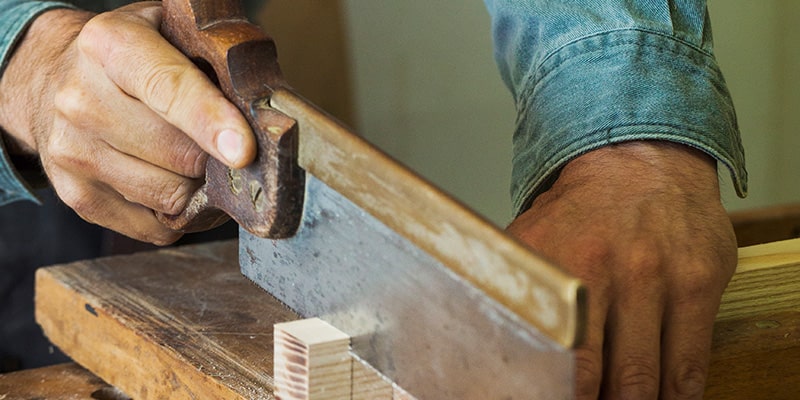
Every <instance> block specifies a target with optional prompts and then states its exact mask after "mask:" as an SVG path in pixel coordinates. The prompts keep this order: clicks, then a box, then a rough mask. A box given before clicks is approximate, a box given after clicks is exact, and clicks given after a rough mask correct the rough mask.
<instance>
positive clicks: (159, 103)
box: [141, 63, 191, 115]
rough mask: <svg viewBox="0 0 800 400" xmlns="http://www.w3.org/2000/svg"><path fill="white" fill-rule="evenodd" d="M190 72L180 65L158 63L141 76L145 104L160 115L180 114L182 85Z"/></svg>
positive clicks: (183, 90) (183, 91)
mask: <svg viewBox="0 0 800 400" xmlns="http://www.w3.org/2000/svg"><path fill="white" fill-rule="evenodd" d="M189 71H191V69H190V68H187V67H185V66H182V65H177V64H171V63H159V64H156V65H153V66H152V67H151V68H150V70H149V71H147V73H145V74H144V75H143V78H142V79H143V81H142V82H141V88H142V94H143V97H144V99H146V102H147V103H148V104H149V105H150V107H152V108H153V109H154V110H155V111H156V112H158V113H160V114H162V115H173V114H180V113H179V112H178V111H179V108H180V106H181V104H182V103H181V101H180V99H181V98H183V97H184V95H185V91H186V89H185V85H184V84H183V83H182V82H183V81H184V80H185V79H186V78H187V74H188V73H189Z"/></svg>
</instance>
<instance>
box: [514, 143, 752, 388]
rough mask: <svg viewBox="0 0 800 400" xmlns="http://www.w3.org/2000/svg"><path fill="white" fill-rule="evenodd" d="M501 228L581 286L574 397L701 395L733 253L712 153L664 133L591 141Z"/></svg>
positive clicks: (729, 224) (733, 260)
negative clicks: (582, 314) (582, 320)
mask: <svg viewBox="0 0 800 400" xmlns="http://www.w3.org/2000/svg"><path fill="white" fill-rule="evenodd" d="M508 231H509V232H510V233H512V234H513V235H515V236H517V237H519V238H521V239H522V240H523V241H524V242H526V243H527V244H529V245H530V246H531V247H532V248H533V249H535V251H537V253H539V254H542V255H544V256H546V257H549V258H550V259H552V260H553V261H554V262H555V263H556V264H558V265H561V266H562V267H563V268H565V269H566V270H568V271H569V272H570V273H572V274H573V275H575V276H577V277H579V278H581V279H582V280H583V282H584V283H585V285H586V286H587V288H588V303H589V304H588V307H589V310H588V311H589V317H588V329H587V335H586V338H585V341H584V343H583V344H582V346H581V347H580V348H579V349H578V350H577V354H576V357H577V396H578V398H579V399H597V398H607V399H701V398H702V396H703V391H704V386H705V377H706V372H707V369H708V359H709V353H710V348H711V335H712V328H713V323H714V318H715V316H716V313H717V311H718V308H719V303H720V298H721V296H722V292H723V291H724V289H725V287H726V285H727V283H728V281H729V280H730V278H731V276H732V275H733V271H734V269H735V267H736V261H737V247H736V240H735V237H734V233H733V228H732V226H731V223H730V221H729V219H728V217H727V214H726V212H725V210H724V209H723V207H722V205H721V203H720V199H719V185H718V180H717V174H716V168H715V163H714V160H712V159H711V158H710V157H708V156H706V155H705V154H704V153H701V152H699V151H697V150H694V149H691V148H689V147H685V146H682V145H677V144H670V143H664V142H630V143H625V144H619V145H612V146H608V147H604V148H601V149H599V150H595V151H592V152H590V153H587V154H585V155H583V156H581V157H579V158H577V159H575V160H573V161H572V162H570V163H569V164H568V165H567V166H566V167H565V168H564V169H563V171H562V172H561V175H560V176H559V178H558V180H557V181H556V182H555V184H554V185H553V187H552V188H550V189H549V190H548V191H547V192H545V193H543V194H542V195H541V196H539V197H538V198H537V199H536V200H535V201H534V203H533V205H532V206H531V208H530V209H529V210H527V211H526V212H525V213H523V214H522V215H520V216H519V218H517V219H516V220H515V221H514V222H513V223H512V224H511V225H510V226H509V227H508ZM659 396H660V397H659Z"/></svg>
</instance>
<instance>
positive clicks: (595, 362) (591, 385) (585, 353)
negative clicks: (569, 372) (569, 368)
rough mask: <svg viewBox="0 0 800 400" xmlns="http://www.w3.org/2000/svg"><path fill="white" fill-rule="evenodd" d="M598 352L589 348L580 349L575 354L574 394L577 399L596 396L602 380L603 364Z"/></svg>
mask: <svg viewBox="0 0 800 400" xmlns="http://www.w3.org/2000/svg"><path fill="white" fill-rule="evenodd" d="M600 357H601V356H600V354H598V353H597V352H596V351H592V350H589V349H581V350H580V351H578V352H576V356H575V374H576V379H577V385H576V393H575V394H576V396H577V397H578V398H579V399H584V398H590V399H594V398H597V394H598V393H599V391H600V385H601V384H602V382H603V364H602V361H601V360H602V359H601V358H600Z"/></svg>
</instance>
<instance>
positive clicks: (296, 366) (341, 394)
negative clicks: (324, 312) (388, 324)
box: [274, 318, 352, 400]
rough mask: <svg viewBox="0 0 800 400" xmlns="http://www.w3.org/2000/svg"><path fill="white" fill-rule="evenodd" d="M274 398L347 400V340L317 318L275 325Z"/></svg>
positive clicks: (348, 382)
mask: <svg viewBox="0 0 800 400" xmlns="http://www.w3.org/2000/svg"><path fill="white" fill-rule="evenodd" d="M274 337H275V346H274V352H275V356H274V357H275V363H274V364H275V369H274V376H275V398H276V399H279V400H350V397H351V396H350V389H351V385H352V384H351V381H352V366H351V365H352V359H351V357H350V351H349V350H350V336H348V335H347V334H346V333H344V332H342V331H340V330H338V329H336V328H334V327H333V326H331V325H330V324H328V323H326V322H325V321H323V320H321V319H319V318H309V319H302V320H297V321H291V322H284V323H278V324H275V333H274Z"/></svg>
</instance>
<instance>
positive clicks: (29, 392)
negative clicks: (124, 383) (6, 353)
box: [0, 363, 131, 400]
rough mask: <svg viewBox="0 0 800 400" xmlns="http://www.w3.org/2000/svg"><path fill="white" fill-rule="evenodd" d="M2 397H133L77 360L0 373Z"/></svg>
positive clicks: (51, 399)
mask: <svg viewBox="0 0 800 400" xmlns="http://www.w3.org/2000/svg"><path fill="white" fill-rule="evenodd" d="M0 399H1V400H34V399H38V400H76V399H96V400H131V398H130V397H128V396H127V395H126V394H125V393H123V392H121V391H120V390H118V389H116V388H114V387H113V386H111V385H109V384H107V383H105V382H104V381H103V380H102V379H100V378H98V377H97V376H95V375H94V374H92V373H91V372H89V371H87V370H86V369H84V368H82V367H81V366H79V365H77V364H75V363H66V364H59V365H53V366H49V367H43V368H36V369H29V370H24V371H17V372H13V373H10V374H4V375H2V374H0Z"/></svg>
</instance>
